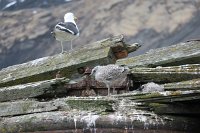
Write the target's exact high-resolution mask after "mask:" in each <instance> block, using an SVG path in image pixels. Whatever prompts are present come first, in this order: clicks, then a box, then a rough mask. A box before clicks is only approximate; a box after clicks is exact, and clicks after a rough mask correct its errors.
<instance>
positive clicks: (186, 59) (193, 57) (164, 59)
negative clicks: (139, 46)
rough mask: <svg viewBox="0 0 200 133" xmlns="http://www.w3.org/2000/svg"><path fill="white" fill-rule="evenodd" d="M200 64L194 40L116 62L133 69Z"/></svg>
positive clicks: (198, 48) (198, 45)
mask: <svg viewBox="0 0 200 133" xmlns="http://www.w3.org/2000/svg"><path fill="white" fill-rule="evenodd" d="M199 63H200V41H198V40H196V41H195V40H194V41H189V42H184V43H179V44H177V45H172V46H169V47H165V48H158V49H154V50H150V51H149V52H147V53H145V54H143V55H139V56H135V57H131V58H127V59H121V60H118V61H117V64H120V65H127V66H129V67H130V68H133V67H156V66H173V65H184V64H199Z"/></svg>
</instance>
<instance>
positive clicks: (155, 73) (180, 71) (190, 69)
mask: <svg viewBox="0 0 200 133" xmlns="http://www.w3.org/2000/svg"><path fill="white" fill-rule="evenodd" d="M131 73H132V76H133V81H134V82H161V83H167V82H179V81H184V80H191V79H195V78H200V64H188V65H181V66H171V67H156V68H143V67H142V68H132V69H131Z"/></svg>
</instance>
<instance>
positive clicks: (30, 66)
mask: <svg viewBox="0 0 200 133" xmlns="http://www.w3.org/2000/svg"><path fill="white" fill-rule="evenodd" d="M126 46H127V45H126V44H125V43H124V41H123V36H116V37H112V38H109V39H104V40H101V41H98V42H95V43H92V44H89V45H86V46H84V47H82V48H79V49H75V50H72V51H69V52H65V53H63V54H57V55H54V56H49V57H44V58H40V59H37V60H33V61H30V62H27V63H23V64H19V65H14V66H10V67H7V68H4V69H2V70H1V71H0V87H3V86H11V85H17V84H24V83H30V82H36V81H42V80H49V79H53V78H55V77H56V74H57V73H59V74H60V75H61V76H64V77H67V78H73V77H79V76H81V74H79V73H78V70H79V69H80V68H83V69H84V67H86V66H96V65H101V64H110V63H115V61H116V59H117V58H116V56H115V54H117V53H120V50H127V51H128V50H129V49H130V48H129V47H126ZM115 47H119V49H117V50H118V51H115V49H114V48H115ZM139 47H140V45H138V44H133V45H132V46H131V50H129V51H128V52H132V51H134V50H136V49H137V48H139ZM134 48H135V49H134Z"/></svg>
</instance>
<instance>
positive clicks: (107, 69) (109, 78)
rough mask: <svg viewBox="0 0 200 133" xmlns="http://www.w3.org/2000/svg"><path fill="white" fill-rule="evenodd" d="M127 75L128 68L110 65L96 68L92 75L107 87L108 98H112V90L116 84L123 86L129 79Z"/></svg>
mask: <svg viewBox="0 0 200 133" xmlns="http://www.w3.org/2000/svg"><path fill="white" fill-rule="evenodd" d="M127 74H129V68H128V67H123V66H118V65H114V64H110V65H107V66H96V67H94V68H93V69H92V72H91V74H90V75H94V76H95V80H97V81H98V82H102V83H104V84H105V85H106V87H107V88H108V96H110V88H111V87H114V85H116V84H117V85H121V84H122V83H123V82H124V81H125V80H126V79H127ZM113 90H114V88H113Z"/></svg>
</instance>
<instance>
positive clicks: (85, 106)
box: [0, 97, 115, 117]
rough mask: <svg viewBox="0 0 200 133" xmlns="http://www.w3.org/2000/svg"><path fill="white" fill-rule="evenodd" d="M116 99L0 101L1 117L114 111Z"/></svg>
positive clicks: (76, 98)
mask: <svg viewBox="0 0 200 133" xmlns="http://www.w3.org/2000/svg"><path fill="white" fill-rule="evenodd" d="M114 103H115V100H111V99H107V98H105V97H89V98H88V97H67V98H57V99H55V100H54V99H52V100H50V101H37V100H34V99H24V100H18V101H13V102H3V103H0V117H6V116H16V115H26V114H33V113H39V112H50V111H58V110H62V111H64V110H65V111H70V110H73V109H75V110H81V111H95V112H98V113H101V112H105V111H113V104H114Z"/></svg>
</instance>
